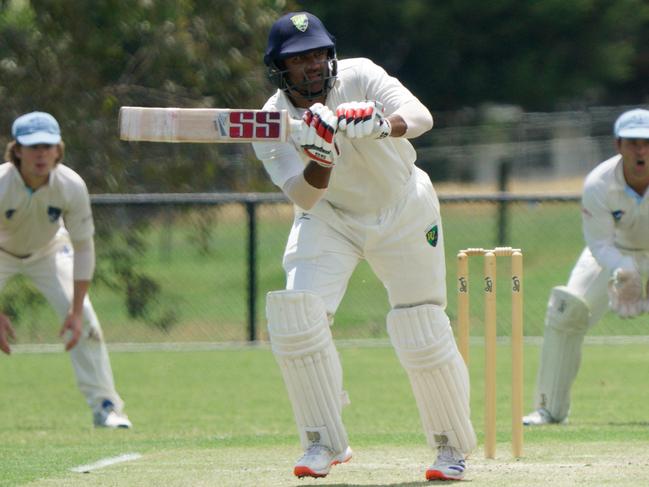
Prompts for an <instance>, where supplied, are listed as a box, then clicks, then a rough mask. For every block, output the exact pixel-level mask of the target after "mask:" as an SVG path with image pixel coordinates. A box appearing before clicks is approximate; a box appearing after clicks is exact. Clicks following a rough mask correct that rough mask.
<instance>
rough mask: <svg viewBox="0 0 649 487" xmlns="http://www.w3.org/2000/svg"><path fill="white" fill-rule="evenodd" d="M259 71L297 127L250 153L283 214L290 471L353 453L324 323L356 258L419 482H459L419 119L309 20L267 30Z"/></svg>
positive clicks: (460, 407)
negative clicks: (409, 418)
mask: <svg viewBox="0 0 649 487" xmlns="http://www.w3.org/2000/svg"><path fill="white" fill-rule="evenodd" d="M264 62H265V64H266V66H267V67H268V70H269V75H270V78H271V80H273V81H274V83H275V84H276V85H277V87H278V90H277V92H276V93H275V94H274V95H273V96H272V97H271V98H270V99H269V100H268V101H267V102H266V104H265V105H264V107H263V108H264V110H288V111H289V113H290V115H291V116H292V117H293V118H296V119H302V122H303V123H302V130H301V133H300V134H297V135H296V136H292V140H290V141H289V142H287V143H263V144H262V143H257V144H254V148H255V151H256V154H257V157H258V158H259V159H261V160H262V161H263V163H264V167H265V169H266V171H267V172H268V174H269V175H270V177H271V179H272V180H273V182H274V183H275V184H276V185H277V186H279V187H280V188H281V189H282V191H283V192H284V193H285V194H286V195H287V196H288V197H289V198H290V199H291V201H293V203H294V204H295V220H294V222H293V228H292V229H291V232H290V235H289V237H288V243H287V245H286V250H285V254H284V262H283V264H284V269H285V271H286V277H287V279H286V290H284V291H276V292H271V293H269V294H268V297H267V302H266V313H267V318H268V331H269V335H270V340H271V344H272V349H273V353H274V354H275V357H276V359H277V362H278V364H279V366H280V369H281V371H282V375H283V378H284V382H285V384H286V388H287V390H288V395H289V398H290V401H291V404H292V406H293V412H294V415H295V420H296V423H297V427H298V432H299V435H300V440H301V442H302V447H303V449H304V455H303V456H302V457H301V458H300V459H299V460H298V462H297V464H296V465H295V468H294V474H295V475H296V476H298V477H304V476H310V477H324V476H326V475H327V474H328V473H329V470H330V468H331V466H332V465H335V464H337V463H343V462H347V461H348V460H349V459H350V458H351V456H352V451H351V449H350V447H349V440H348V437H347V431H346V429H345V425H344V424H343V421H342V410H343V406H345V405H346V404H348V403H349V399H348V397H347V394H346V393H345V391H344V390H343V374H342V367H341V363H340V359H339V356H338V352H337V350H336V347H335V345H334V342H333V340H332V334H331V330H330V325H331V324H332V318H333V315H334V313H335V312H336V309H337V308H338V305H339V304H340V301H341V299H342V297H343V294H344V293H345V289H346V287H347V282H348V280H349V278H350V276H351V274H352V272H353V271H354V268H355V267H356V265H357V264H358V263H359V261H360V260H361V259H365V260H367V261H368V263H369V264H370V266H371V267H372V269H373V270H374V272H375V273H376V275H377V276H378V277H379V279H380V280H381V281H382V282H383V284H384V285H385V288H386V290H387V294H388V299H389V302H390V305H391V307H392V310H391V311H390V312H389V314H388V316H387V329H388V332H389V336H390V339H391V341H392V344H393V346H394V348H395V350H396V352H397V355H398V357H399V360H400V361H401V364H402V365H403V367H404V368H405V369H406V371H407V373H408V376H409V378H410V382H411V385H412V390H413V393H414V396H415V399H416V401H417V406H418V408H419V412H420V415H421V421H422V424H423V427H424V431H425V434H426V437H427V439H428V443H429V444H430V446H431V447H434V448H435V449H436V450H437V458H436V460H435V461H434V462H433V464H432V465H431V466H430V467H429V468H428V469H427V471H426V477H427V478H429V479H437V478H439V479H461V478H462V477H463V476H464V470H465V456H466V455H467V454H468V453H469V452H470V451H472V450H473V449H474V448H475V446H476V437H475V434H474V431H473V427H472V425H471V421H470V414H469V377H468V373H467V369H466V366H465V365H464V362H463V360H462V357H461V356H460V354H459V352H458V349H457V347H456V345H455V341H454V338H453V333H452V332H451V328H450V326H449V319H448V316H447V315H446V312H445V307H446V285H445V274H446V270H445V261H444V240H443V231H442V220H441V217H440V211H439V202H438V199H437V195H436V193H435V190H434V189H433V186H432V184H431V181H430V179H429V178H428V176H427V175H426V173H424V172H423V171H421V170H420V169H418V168H417V167H415V159H416V153H415V150H414V149H413V146H412V145H411V144H410V142H409V141H408V139H412V138H415V137H418V136H419V135H421V134H423V133H424V132H427V131H428V130H430V129H431V128H432V125H433V119H432V116H431V114H430V112H429V111H428V109H427V108H426V107H424V106H423V105H422V104H421V102H420V101H419V100H418V99H417V98H416V97H415V96H414V95H413V94H412V93H411V92H410V91H409V90H408V89H406V88H405V87H404V86H403V85H402V84H401V83H400V82H399V81H398V80H397V79H396V78H394V77H392V76H390V75H388V74H387V73H386V72H385V70H384V69H382V68H381V67H379V66H377V65H376V64H374V63H373V62H372V61H370V60H369V59H366V58H355V59H345V60H340V61H339V60H338V59H337V58H336V44H335V39H334V37H333V36H332V35H331V34H330V33H329V32H328V31H327V29H326V28H325V26H324V25H323V24H322V22H321V21H320V20H319V19H318V18H317V17H315V16H314V15H312V14H310V13H306V12H298V13H289V14H286V15H284V16H283V17H281V18H280V19H278V20H277V21H276V22H275V23H274V25H273V26H272V28H271V30H270V35H269V39H268V47H267V49H266V54H265V57H264Z"/></svg>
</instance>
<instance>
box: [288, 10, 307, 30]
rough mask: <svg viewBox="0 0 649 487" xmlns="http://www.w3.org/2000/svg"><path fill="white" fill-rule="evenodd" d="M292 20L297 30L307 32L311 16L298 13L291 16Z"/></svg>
mask: <svg viewBox="0 0 649 487" xmlns="http://www.w3.org/2000/svg"><path fill="white" fill-rule="evenodd" d="M291 22H293V25H294V26H295V28H296V29H297V30H299V31H300V32H305V31H306V29H307V27H309V17H307V16H306V14H298V15H294V16H293V17H291Z"/></svg>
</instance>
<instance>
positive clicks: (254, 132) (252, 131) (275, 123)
mask: <svg viewBox="0 0 649 487" xmlns="http://www.w3.org/2000/svg"><path fill="white" fill-rule="evenodd" d="M214 124H215V126H216V130H217V132H218V134H219V136H220V137H223V138H229V139H253V138H254V139H269V140H279V137H280V133H281V113H280V112H262V111H255V110H238V111H231V112H228V113H219V114H218V115H217V118H216V120H215V121H214Z"/></svg>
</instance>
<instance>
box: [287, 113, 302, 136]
mask: <svg viewBox="0 0 649 487" xmlns="http://www.w3.org/2000/svg"><path fill="white" fill-rule="evenodd" d="M288 123H289V131H290V133H291V134H295V135H296V136H297V135H300V132H302V120H301V119H296V118H290V117H289V119H288Z"/></svg>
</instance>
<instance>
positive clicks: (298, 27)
mask: <svg viewBox="0 0 649 487" xmlns="http://www.w3.org/2000/svg"><path fill="white" fill-rule="evenodd" d="M316 49H327V58H328V60H327V63H326V65H325V68H324V69H325V73H324V80H325V83H324V89H322V90H320V91H318V92H312V91H311V90H310V89H309V82H308V81H306V80H305V82H304V83H300V84H297V85H295V84H292V83H290V82H289V80H288V77H287V76H286V74H287V71H286V69H285V67H284V63H283V60H284V59H286V58H288V57H291V56H296V55H298V54H303V53H307V52H309V51H314V50H316ZM264 64H266V66H267V67H268V77H269V78H270V80H271V82H273V83H274V84H275V85H276V86H277V87H278V88H279V89H281V90H283V91H288V90H293V91H297V92H298V93H300V95H302V96H303V97H305V98H307V99H313V98H318V97H319V96H321V95H325V96H326V95H327V93H328V92H329V90H330V89H331V88H332V87H333V84H334V82H335V80H336V72H337V59H336V38H335V37H334V36H332V35H331V34H330V33H329V31H328V30H327V29H326V27H325V26H324V24H323V23H322V21H321V20H320V19H319V18H318V17H316V16H315V15H313V14H310V13H308V12H290V13H287V14H285V15H283V16H282V17H280V18H279V19H277V21H275V23H274V24H273V26H272V27H271V29H270V34H269V35H268V47H267V48H266V53H265V55H264Z"/></svg>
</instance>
